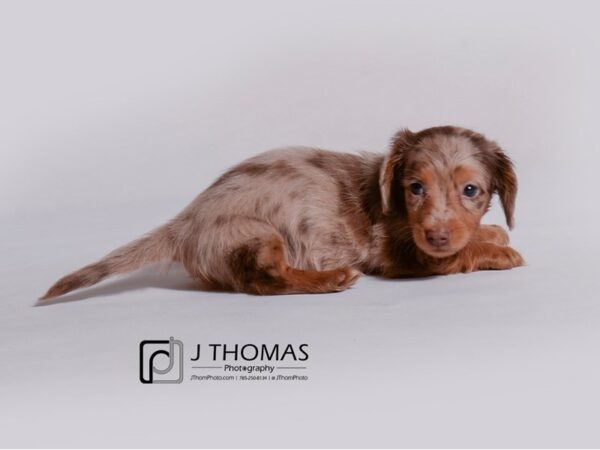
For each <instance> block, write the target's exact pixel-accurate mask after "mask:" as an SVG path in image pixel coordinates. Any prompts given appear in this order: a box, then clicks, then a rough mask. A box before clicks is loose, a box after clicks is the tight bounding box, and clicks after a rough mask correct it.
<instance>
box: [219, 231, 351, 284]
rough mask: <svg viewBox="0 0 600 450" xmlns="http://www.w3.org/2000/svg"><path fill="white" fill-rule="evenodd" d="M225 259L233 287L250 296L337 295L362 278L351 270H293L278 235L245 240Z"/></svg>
mask: <svg viewBox="0 0 600 450" xmlns="http://www.w3.org/2000/svg"><path fill="white" fill-rule="evenodd" d="M226 258H227V265H228V267H229V269H230V270H231V275H232V279H233V283H232V284H233V288H234V289H235V290H237V291H242V292H247V293H250V294H258V295H276V294H299V293H324V292H338V291H343V290H345V289H347V288H349V287H350V286H352V285H353V284H354V283H355V282H356V280H357V279H358V278H359V276H360V275H361V273H360V272H359V271H357V270H355V269H352V268H351V267H343V268H338V269H333V270H323V271H317V270H300V269H295V268H293V267H290V266H289V265H288V264H287V261H286V259H285V252H284V244H283V239H282V238H281V236H280V235H279V234H273V235H271V236H269V237H262V238H254V239H251V240H249V241H246V242H244V243H242V244H240V245H238V246H237V247H236V248H234V249H233V250H232V251H231V252H230V253H229V254H228V255H227V256H226Z"/></svg>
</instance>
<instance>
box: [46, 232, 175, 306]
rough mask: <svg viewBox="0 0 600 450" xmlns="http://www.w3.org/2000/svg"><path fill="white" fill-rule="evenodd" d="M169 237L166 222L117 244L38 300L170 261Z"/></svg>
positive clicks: (172, 250) (172, 249)
mask: <svg viewBox="0 0 600 450" xmlns="http://www.w3.org/2000/svg"><path fill="white" fill-rule="evenodd" d="M170 236H171V234H170V232H169V229H168V225H164V226H162V227H160V228H158V229H156V230H154V231H153V232H151V233H149V234H147V235H146V236H144V237H142V238H140V239H138V240H136V241H133V242H131V243H129V244H126V245H124V246H123V247H119V248H118V249H116V250H114V251H112V252H111V253H109V254H108V255H106V256H105V257H104V258H102V259H101V260H100V261H98V262H95V263H93V264H90V265H88V266H85V267H83V268H81V269H79V270H77V271H76V272H73V273H71V274H69V275H66V276H64V277H62V278H61V279H60V280H58V281H57V282H56V283H54V285H53V286H52V287H51V288H50V289H48V292H46V294H45V295H44V296H43V297H41V298H40V300H46V299H49V298H54V297H58V296H59V295H63V294H66V293H67V292H71V291H73V290H75V289H79V288H82V287H86V286H92V285H94V284H96V283H98V282H100V281H102V280H103V279H105V278H106V277H109V276H111V275H114V274H118V273H126V272H131V271H133V270H136V269H139V268H141V267H143V266H146V265H148V264H151V263H154V262H159V261H165V260H172V258H173V255H174V251H175V250H174V248H173V244H172V242H173V241H172V239H170Z"/></svg>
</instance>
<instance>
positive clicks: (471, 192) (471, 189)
mask: <svg viewBox="0 0 600 450" xmlns="http://www.w3.org/2000/svg"><path fill="white" fill-rule="evenodd" d="M478 192H479V189H477V186H474V185H472V184H467V185H466V186H465V188H464V189H463V195H465V196H467V197H471V198H472V197H475V196H476V195H477V193H478Z"/></svg>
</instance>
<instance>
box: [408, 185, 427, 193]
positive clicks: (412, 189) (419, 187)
mask: <svg viewBox="0 0 600 450" xmlns="http://www.w3.org/2000/svg"><path fill="white" fill-rule="evenodd" d="M410 192H412V193H413V194H414V195H423V193H424V192H425V189H423V185H422V184H421V183H411V184H410Z"/></svg>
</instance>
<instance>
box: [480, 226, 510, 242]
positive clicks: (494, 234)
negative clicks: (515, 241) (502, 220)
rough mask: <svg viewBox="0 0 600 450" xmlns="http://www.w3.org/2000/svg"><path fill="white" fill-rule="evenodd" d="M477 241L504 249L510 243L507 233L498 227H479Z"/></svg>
mask: <svg viewBox="0 0 600 450" xmlns="http://www.w3.org/2000/svg"><path fill="white" fill-rule="evenodd" d="M479 239H480V241H481V242H488V243H490V244H496V245H500V246H502V247H506V246H507V245H508V244H509V243H510V239H509V237H508V232H507V231H506V230H505V229H504V228H502V227H501V226H500V225H481V227H480V228H479Z"/></svg>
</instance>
